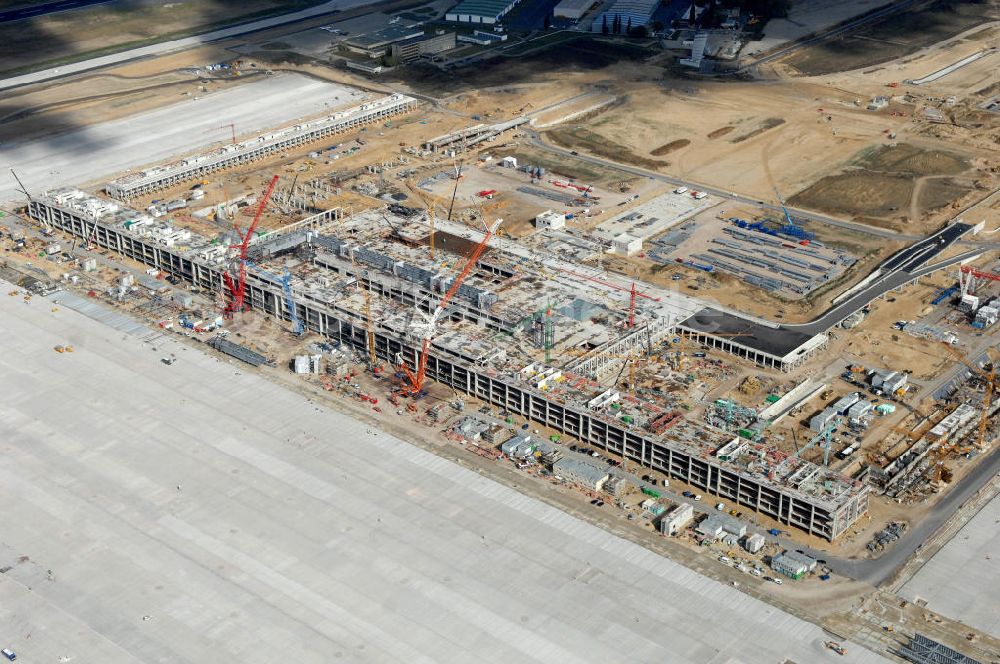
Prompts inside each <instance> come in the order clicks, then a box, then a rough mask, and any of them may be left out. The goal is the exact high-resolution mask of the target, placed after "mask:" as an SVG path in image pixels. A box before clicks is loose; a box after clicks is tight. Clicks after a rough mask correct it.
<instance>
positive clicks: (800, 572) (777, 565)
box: [771, 551, 816, 579]
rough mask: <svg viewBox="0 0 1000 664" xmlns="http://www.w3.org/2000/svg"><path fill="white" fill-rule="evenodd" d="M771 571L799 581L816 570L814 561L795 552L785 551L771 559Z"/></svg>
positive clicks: (810, 557)
mask: <svg viewBox="0 0 1000 664" xmlns="http://www.w3.org/2000/svg"><path fill="white" fill-rule="evenodd" d="M771 569H773V570H774V571H775V572H777V573H779V574H782V575H784V576H787V577H789V578H791V579H801V578H802V577H803V576H805V575H806V574H808V573H809V572H811V571H813V570H814V569H816V559H815V558H813V557H812V556H807V555H805V554H804V553H798V552H797V551H785V552H784V553H780V554H778V555H776V556H774V557H773V558H771Z"/></svg>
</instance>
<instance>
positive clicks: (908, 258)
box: [782, 224, 982, 336]
mask: <svg viewBox="0 0 1000 664" xmlns="http://www.w3.org/2000/svg"><path fill="white" fill-rule="evenodd" d="M971 228H972V227H971V226H969V225H967V224H951V225H949V226H946V227H945V228H944V229H942V230H940V231H938V232H937V233H935V234H934V235H932V236H930V237H928V238H926V239H924V240H921V241H919V242H917V243H915V244H912V245H910V246H909V247H906V248H905V249H903V250H901V251H899V252H897V253H896V254H894V255H893V256H891V257H889V259H888V260H886V261H885V262H884V263H882V265H881V266H879V268H878V269H879V271H880V272H881V276H879V277H878V278H877V279H875V280H874V281H873V282H872V283H871V285H869V286H868V287H867V288H865V289H864V290H862V291H859V292H858V293H857V294H856V295H854V296H852V297H850V298H848V299H847V300H845V301H844V302H842V303H840V304H838V305H835V306H834V307H832V308H831V309H829V310H827V311H826V312H825V313H823V314H822V315H821V316H820V317H819V318H817V319H816V320H814V321H812V322H809V323H803V324H801V325H784V326H782V327H785V328H789V329H793V330H798V331H801V332H805V333H807V334H809V335H810V336H811V335H814V334H822V333H824V332H826V331H827V330H829V329H830V328H832V327H834V326H835V325H839V324H840V323H841V322H843V320H844V319H845V318H847V317H848V316H850V315H851V314H853V313H855V312H857V311H860V310H861V309H862V308H864V307H865V306H867V305H868V304H870V303H871V302H872V301H873V300H875V299H877V298H879V297H881V296H883V295H885V294H886V293H888V292H889V291H891V290H893V289H896V288H899V287H900V286H902V285H903V284H906V283H908V282H909V281H912V280H913V278H914V277H916V276H923V275H925V274H930V273H931V272H932V271H936V270H939V269H943V268H946V267H949V266H951V265H954V264H956V263H960V262H962V261H963V260H967V259H968V258H970V257H972V256H975V255H977V254H979V253H982V250H980V249H973V250H971V251H969V252H964V253H962V254H959V255H958V256H953V257H952V258H949V259H948V260H944V261H940V262H938V263H933V264H932V263H931V262H930V261H931V260H933V259H934V258H936V257H937V256H938V255H940V254H941V252H942V251H944V250H945V249H947V248H949V247H950V246H951V245H953V244H954V243H955V242H957V241H958V240H959V239H960V238H961V237H962V236H963V235H964V234H965V233H967V232H968V231H969V230H970V229H971Z"/></svg>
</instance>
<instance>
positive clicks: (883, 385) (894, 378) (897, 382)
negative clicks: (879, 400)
mask: <svg viewBox="0 0 1000 664" xmlns="http://www.w3.org/2000/svg"><path fill="white" fill-rule="evenodd" d="M907 380H908V378H907V375H906V374H905V373H902V372H900V371H876V372H875V373H874V374H872V387H874V388H876V389H880V390H882V391H883V392H885V393H886V394H892V393H893V392H895V391H897V390H899V389H901V388H903V387H904V386H905V385H906V382H907Z"/></svg>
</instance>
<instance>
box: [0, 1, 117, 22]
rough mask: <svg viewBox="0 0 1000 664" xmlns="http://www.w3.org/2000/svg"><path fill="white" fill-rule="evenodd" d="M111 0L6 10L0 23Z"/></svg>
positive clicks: (0, 13)
mask: <svg viewBox="0 0 1000 664" xmlns="http://www.w3.org/2000/svg"><path fill="white" fill-rule="evenodd" d="M108 2H111V0H59V1H58V2H46V3H45V4H44V5H35V6H33V7H21V8H19V9H8V10H7V11H2V12H0V23H7V22H9V21H23V20H24V19H28V18H37V17H39V16H45V15H46V14H55V13H58V12H65V11H69V10H70V9H82V8H84V7H89V6H90V5H103V4H106V3H108Z"/></svg>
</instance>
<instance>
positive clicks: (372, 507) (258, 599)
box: [0, 284, 888, 664]
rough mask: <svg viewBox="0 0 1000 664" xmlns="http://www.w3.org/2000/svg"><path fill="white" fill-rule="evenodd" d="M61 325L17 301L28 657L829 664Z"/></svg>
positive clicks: (409, 469) (634, 554)
mask: <svg viewBox="0 0 1000 664" xmlns="http://www.w3.org/2000/svg"><path fill="white" fill-rule="evenodd" d="M4 287H9V286H7V285H6V284H4ZM56 297H60V296H56ZM91 304H93V303H91ZM51 308H52V303H51V301H50V300H47V299H45V298H37V297H36V298H34V299H33V300H32V301H31V302H30V303H29V304H27V305H25V304H24V303H23V302H21V300H20V298H6V297H5V298H2V299H0V334H2V335H3V338H4V341H5V344H6V346H5V347H6V348H7V351H8V352H6V353H3V354H2V355H0V373H2V375H3V376H4V384H5V386H8V387H9V390H8V398H5V399H3V400H0V438H2V439H3V440H4V444H5V457H6V458H7V460H8V461H7V462H5V463H0V500H2V501H3V504H4V505H5V508H6V509H5V521H4V533H3V535H4V537H3V539H4V546H3V547H0V557H2V558H3V560H2V561H0V563H2V564H3V565H10V566H11V569H10V570H9V571H8V572H7V573H6V574H4V575H2V576H0V622H3V624H6V625H14V626H15V627H16V629H11V630H9V631H10V632H11V634H10V635H9V639H8V641H7V642H6V643H5V644H4V645H5V646H8V647H11V648H12V649H14V650H15V651H17V652H18V653H19V654H20V655H21V656H22V657H23V658H25V660H26V661H27V660H30V661H39V662H43V661H57V660H58V659H59V658H60V657H64V656H67V655H69V656H77V658H78V659H79V658H80V657H84V656H85V658H86V659H88V660H92V661H101V662H107V663H109V664H135V663H136V662H155V661H165V660H167V661H172V662H210V661H218V662H231V661H241V662H246V663H247V664H266V663H267V662H270V661H272V660H273V659H274V653H280V659H281V660H283V661H296V662H299V661H301V662H306V661H309V662H312V661H329V660H332V659H334V658H335V657H338V656H339V657H342V658H343V659H344V661H365V662H373V663H382V662H386V663H388V662H398V661H407V662H411V661H430V662H445V661H463V662H466V661H483V662H486V661H490V662H493V661H496V662H525V663H541V662H553V661H556V662H613V661H620V660H621V658H622V652H624V651H625V650H623V648H624V649H626V650H627V651H628V653H629V658H630V659H632V660H634V661H636V662H662V661H665V659H669V660H670V661H676V662H692V663H693V662H706V661H710V660H711V661H729V660H732V661H741V662H765V661H785V660H787V659H790V660H793V661H799V662H812V661H818V660H820V659H822V658H823V657H824V655H823V653H824V646H823V641H824V640H825V638H826V637H825V635H824V632H823V631H822V630H821V629H820V628H819V627H818V626H816V625H814V624H812V623H809V622H806V621H804V620H802V619H800V618H798V617H795V616H793V615H791V614H789V613H786V612H784V611H782V610H781V609H779V608H776V607H774V606H771V605H768V604H765V603H764V602H762V601H760V600H758V599H755V598H753V597H751V596H749V595H745V594H743V593H741V592H740V591H739V590H738V589H736V588H732V587H730V586H728V585H726V584H723V583H721V582H718V581H715V580H713V579H710V578H707V577H705V576H702V575H700V574H698V573H696V572H694V571H692V570H690V569H688V568H686V567H683V566H681V565H680V564H678V563H676V562H674V561H672V560H670V559H668V558H664V557H662V556H660V555H657V554H656V553H654V552H652V551H649V550H647V549H645V548H642V547H640V546H639V545H637V544H635V543H633V542H630V541H626V540H624V539H621V538H619V537H617V536H615V535H613V534H611V533H609V532H607V531H605V530H603V529H601V528H598V527H596V526H593V525H591V524H589V523H587V522H584V521H582V520H580V519H578V518H576V517H573V516H571V515H569V514H566V513H565V512H562V511H560V510H558V509H556V508H555V507H552V506H550V505H548V504H546V503H544V502H542V501H540V500H537V499H535V498H533V497H531V496H530V495H527V494H524V493H521V492H519V491H518V490H515V489H512V488H509V487H507V486H504V485H501V484H498V483H496V482H494V481H492V480H490V479H487V478H486V477H483V476H480V475H479V474H478V473H476V472H474V471H472V470H468V469H465V468H463V467H461V466H459V465H457V464H455V463H452V462H450V461H448V460H446V459H444V458H441V457H439V456H436V455H434V454H432V453H430V452H428V451H425V450H423V449H421V448H419V447H417V446H415V445H412V444H410V443H406V442H404V441H402V440H400V439H398V438H395V437H393V436H391V435H388V434H385V433H382V432H380V431H378V430H377V429H375V428H373V427H372V426H371V425H368V424H365V423H362V422H359V421H357V420H354V419H352V418H350V417H348V416H345V415H342V414H340V413H337V412H335V411H333V410H329V409H326V408H324V407H322V406H320V405H318V404H317V402H316V400H314V399H309V398H306V397H305V396H303V395H301V394H299V393H297V392H293V391H290V390H287V389H285V388H283V387H281V386H279V385H276V384H274V383H272V382H269V381H268V380H266V379H264V378H262V377H261V376H259V375H258V374H257V372H256V371H254V370H247V369H245V365H242V364H237V363H236V362H235V361H232V362H231V361H228V360H219V359H216V358H215V357H214V356H209V355H205V354H202V353H201V352H200V351H198V350H197V349H194V348H190V347H188V346H185V345H183V344H181V343H179V342H177V341H175V340H174V339H172V338H171V337H166V338H164V337H162V336H161V337H159V338H157V339H156V341H155V346H156V349H157V351H156V352H150V346H149V345H148V344H144V343H142V339H143V338H144V337H146V335H151V334H153V333H154V330H153V329H151V328H148V327H140V329H138V330H137V331H135V332H134V333H131V334H129V333H126V340H123V339H122V336H123V333H121V332H115V333H112V334H109V328H108V327H106V326H105V325H104V324H103V323H101V322H99V321H97V320H92V319H91V318H89V317H87V316H85V315H83V314H81V313H78V312H76V311H74V310H73V309H71V308H68V307H63V306H60V307H59V309H60V310H59V312H58V314H56V315H53V314H52V313H51ZM67 339H69V340H72V342H73V344H74V346H75V347H76V352H75V353H72V354H59V353H54V352H53V351H52V347H53V345H54V344H58V343H65V342H66V340H67ZM168 352H173V353H174V354H175V355H176V356H177V357H178V360H177V362H176V363H175V364H173V365H171V366H166V365H164V364H163V363H161V362H160V357H161V356H162V355H164V354H165V353H168ZM53 404H58V407H54V406H53ZM331 431H333V432H337V433H338V435H330V432H331ZM95 441H99V443H100V444H99V445H98V444H95ZM359 443H363V444H359ZM542 488H543V489H547V488H548V487H542ZM20 555H25V556H28V557H29V558H28V559H27V560H24V561H20V562H19V560H18V556H20ZM512 569H516V570H517V573H516V574H511V570H512ZM48 570H51V571H52V576H51V578H48V574H47V571H48ZM28 588H31V590H30V591H29V590H28ZM575 607H587V609H588V610H585V611H580V610H576V609H575ZM144 618H147V619H144ZM539 625H544V629H539ZM719 625H725V626H726V628H725V629H719ZM28 633H33V634H34V636H33V637H32V638H31V639H30V640H29V639H24V638H23V637H19V635H24V634H28ZM848 650H849V654H848V655H847V656H845V657H843V658H842V659H843V661H844V662H845V663H848V662H860V663H865V664H867V663H874V662H886V661H888V660H886V659H884V658H882V657H881V656H879V655H877V654H875V653H873V652H871V651H869V650H866V649H865V648H863V647H861V646H858V645H854V644H852V645H851V646H850V647H849V648H848Z"/></svg>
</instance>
